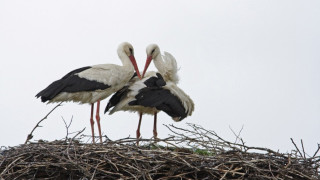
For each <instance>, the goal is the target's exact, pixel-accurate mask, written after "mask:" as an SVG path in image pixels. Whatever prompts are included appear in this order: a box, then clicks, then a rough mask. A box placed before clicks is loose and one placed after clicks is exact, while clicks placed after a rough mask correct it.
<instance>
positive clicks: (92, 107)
mask: <svg viewBox="0 0 320 180" xmlns="http://www.w3.org/2000/svg"><path fill="white" fill-rule="evenodd" d="M93 109H94V103H92V104H91V116H90V124H91V132H92V143H95V141H94V127H93V125H94V121H93Z"/></svg>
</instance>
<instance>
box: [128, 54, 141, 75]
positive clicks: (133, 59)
mask: <svg viewBox="0 0 320 180" xmlns="http://www.w3.org/2000/svg"><path fill="white" fill-rule="evenodd" d="M129 58H130V61H131V63H132V65H133V67H134V69H135V70H136V72H137V75H138V77H139V79H142V78H141V75H140V71H139V68H138V66H137V62H136V59H135V58H134V56H133V55H131V56H129Z"/></svg>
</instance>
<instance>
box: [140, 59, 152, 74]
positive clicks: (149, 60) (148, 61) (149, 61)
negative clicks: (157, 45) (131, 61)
mask: <svg viewBox="0 0 320 180" xmlns="http://www.w3.org/2000/svg"><path fill="white" fill-rule="evenodd" d="M151 61H152V56H148V57H147V61H146V65H145V66H144V70H143V73H142V78H143V77H144V74H145V73H146V71H147V69H148V67H149V65H150V63H151Z"/></svg>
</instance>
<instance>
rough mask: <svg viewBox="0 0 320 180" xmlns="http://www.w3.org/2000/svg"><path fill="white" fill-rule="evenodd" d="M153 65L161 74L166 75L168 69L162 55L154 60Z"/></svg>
mask: <svg viewBox="0 0 320 180" xmlns="http://www.w3.org/2000/svg"><path fill="white" fill-rule="evenodd" d="M153 63H154V65H155V66H156V68H157V69H158V71H159V72H160V74H165V73H166V71H167V68H166V65H165V63H164V61H163V59H162V57H161V55H160V54H159V55H158V56H157V57H156V58H155V59H154V60H153Z"/></svg>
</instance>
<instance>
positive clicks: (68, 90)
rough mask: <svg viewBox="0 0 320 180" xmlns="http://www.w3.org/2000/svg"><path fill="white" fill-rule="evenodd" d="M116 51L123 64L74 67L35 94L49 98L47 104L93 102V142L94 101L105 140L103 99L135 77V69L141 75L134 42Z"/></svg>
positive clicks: (45, 99)
mask: <svg viewBox="0 0 320 180" xmlns="http://www.w3.org/2000/svg"><path fill="white" fill-rule="evenodd" d="M117 52H118V56H119V58H120V60H121V62H122V64H123V65H122V66H119V65H115V64H99V65H93V66H87V67H82V68H79V69H76V70H73V71H71V72H69V73H68V74H66V75H65V76H63V77H62V78H61V79H59V80H57V81H54V82H53V83H51V84H50V85H49V86H48V87H47V88H45V89H44V90H42V91H40V92H39V93H38V94H37V95H36V97H37V98H39V97H41V101H42V102H47V101H48V103H53V102H68V101H73V102H78V103H80V104H84V103H88V104H91V116H90V124H91V131H92V140H93V143H94V142H95V141H94V126H93V125H94V121H93V111H94V103H97V111H96V121H97V125H98V130H99V138H100V142H101V143H102V136H101V127H100V115H99V109H100V101H101V100H103V99H105V98H107V97H108V96H110V95H111V94H112V93H114V92H116V91H118V90H120V89H121V88H123V86H124V85H126V84H127V83H128V81H129V80H130V78H131V77H132V76H133V74H134V71H136V72H137V74H138V76H139V78H141V76H140V73H139V69H138V66H137V63H136V60H135V57H134V51H133V47H132V45H131V44H130V43H128V42H124V43H121V44H120V45H119V47H118V50H117Z"/></svg>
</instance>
